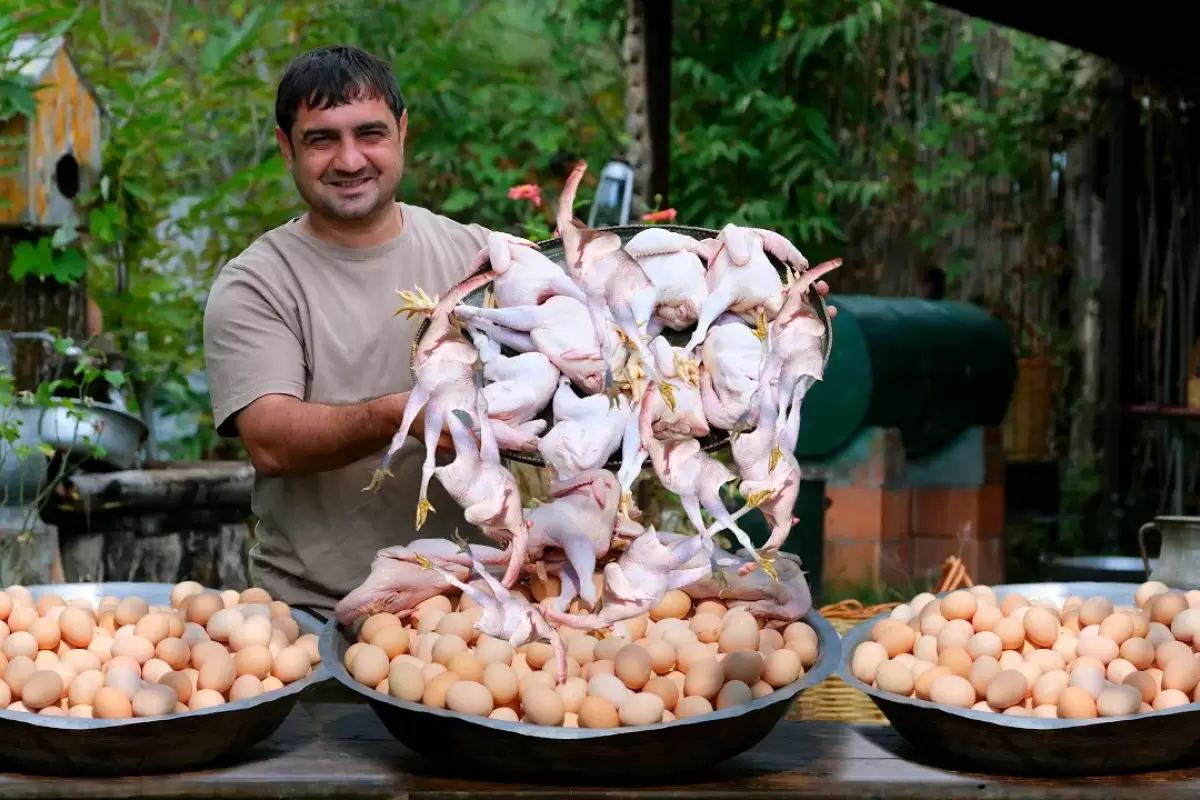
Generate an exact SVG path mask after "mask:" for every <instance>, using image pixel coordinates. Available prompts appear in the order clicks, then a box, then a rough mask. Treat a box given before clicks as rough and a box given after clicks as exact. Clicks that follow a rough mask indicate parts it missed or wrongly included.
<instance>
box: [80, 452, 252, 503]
mask: <svg viewBox="0 0 1200 800" xmlns="http://www.w3.org/2000/svg"><path fill="white" fill-rule="evenodd" d="M253 483H254V467H252V466H251V465H250V464H245V463H241V462H224V461H220V462H215V463H214V464H213V465H212V466H207V465H206V466H194V467H187V468H183V469H164V470H141V469H133V470H125V471H122V472H108V473H76V474H74V475H72V476H71V478H70V479H69V486H68V488H67V495H68V497H69V498H70V500H69V501H68V502H67V503H65V504H64V505H63V506H62V510H63V511H72V510H84V509H86V510H99V509H100V508H111V507H114V505H115V506H120V507H132V508H136V509H138V510H151V509H155V510H179V509H181V508H195V507H201V508H213V507H217V506H225V507H227V506H234V507H244V508H245V509H246V512H247V513H249V510H250V489H251V486H252V485H253Z"/></svg>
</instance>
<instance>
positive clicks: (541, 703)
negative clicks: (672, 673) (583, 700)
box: [521, 686, 662, 726]
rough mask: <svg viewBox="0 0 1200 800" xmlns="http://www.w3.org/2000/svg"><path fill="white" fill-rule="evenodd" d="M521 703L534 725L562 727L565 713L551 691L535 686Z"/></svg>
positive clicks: (554, 693)
mask: <svg viewBox="0 0 1200 800" xmlns="http://www.w3.org/2000/svg"><path fill="white" fill-rule="evenodd" d="M656 699H657V698H656ZM521 701H522V706H523V707H524V709H525V716H526V717H528V718H529V721H530V722H532V723H533V724H534V725H547V726H557V725H562V723H563V718H564V716H565V715H566V713H567V712H566V708H565V707H564V706H563V701H562V698H561V697H559V695H558V693H557V692H556V691H554V690H553V689H546V688H543V687H540V686H535V687H533V688H532V689H530V690H529V691H528V692H526V693H525V694H524V695H523V696H522V698H521ZM659 702H660V703H661V702H662V701H661V700H659Z"/></svg>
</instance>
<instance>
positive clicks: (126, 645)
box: [112, 635, 154, 664]
mask: <svg viewBox="0 0 1200 800" xmlns="http://www.w3.org/2000/svg"><path fill="white" fill-rule="evenodd" d="M112 654H113V656H114V657H116V656H122V657H125V658H132V659H133V660H134V661H136V662H137V663H138V664H145V663H146V662H147V661H149V660H150V659H152V658H154V645H153V644H151V643H150V642H149V640H147V639H143V638H142V637H141V636H137V635H133V636H121V637H118V638H116V639H114V640H113V644H112Z"/></svg>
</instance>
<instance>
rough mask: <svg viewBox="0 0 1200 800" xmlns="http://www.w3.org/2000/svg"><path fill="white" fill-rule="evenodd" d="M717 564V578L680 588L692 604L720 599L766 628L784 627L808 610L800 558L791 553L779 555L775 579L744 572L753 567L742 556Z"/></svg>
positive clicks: (808, 594)
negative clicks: (761, 623)
mask: <svg viewBox="0 0 1200 800" xmlns="http://www.w3.org/2000/svg"><path fill="white" fill-rule="evenodd" d="M722 553H723V555H728V554H725V553H724V551H722ZM719 561H720V562H721V567H720V568H721V569H722V574H721V577H720V578H718V577H717V576H715V575H711V574H710V575H709V576H706V577H704V578H702V579H700V580H699V581H696V582H695V583H691V584H688V585H687V586H684V587H683V591H684V593H685V594H687V595H688V596H689V597H691V598H692V599H693V600H695V601H701V600H716V599H720V600H721V601H723V602H724V603H725V604H726V605H728V606H729V607H730V608H731V609H733V608H741V609H744V610H746V611H748V612H750V613H751V614H752V615H754V616H755V617H757V618H758V619H761V620H763V625H764V627H767V628H775V629H778V628H785V627H787V626H788V625H790V624H791V623H793V622H795V621H796V620H798V619H800V618H801V617H803V616H804V615H805V614H807V613H808V612H809V611H811V610H812V592H811V590H810V589H809V586H808V581H807V580H806V579H805V577H804V571H803V570H802V569H801V568H800V559H799V558H798V557H796V556H795V555H793V554H792V553H780V554H779V558H778V560H777V561H776V564H777V568H778V572H779V576H778V580H775V579H772V578H770V577H768V576H767V575H765V574H763V571H762V570H761V569H750V570H747V569H744V567H745V566H750V567H753V566H754V562H753V560H752V559H750V558H749V557H748V556H745V555H743V554H742V553H739V554H738V555H737V556H735V557H733V559H732V563H731V559H729V558H721V559H719Z"/></svg>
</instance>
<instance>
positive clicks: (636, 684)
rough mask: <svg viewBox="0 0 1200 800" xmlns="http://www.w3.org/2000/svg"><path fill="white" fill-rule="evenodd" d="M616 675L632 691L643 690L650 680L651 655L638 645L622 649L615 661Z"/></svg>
mask: <svg viewBox="0 0 1200 800" xmlns="http://www.w3.org/2000/svg"><path fill="white" fill-rule="evenodd" d="M613 668H614V670H615V674H616V676H617V677H618V678H620V679H621V681H622V682H623V683H624V684H625V685H626V686H627V687H629V688H630V689H641V688H642V687H643V686H645V685H646V681H648V680H650V674H651V669H650V654H649V653H647V652H646V651H645V650H643V649H642V648H641V647H639V646H638V645H636V644H630V645H626V646H625V647H622V648H621V649H620V650H619V651H618V652H617V655H616V658H615V659H614V660H613Z"/></svg>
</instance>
